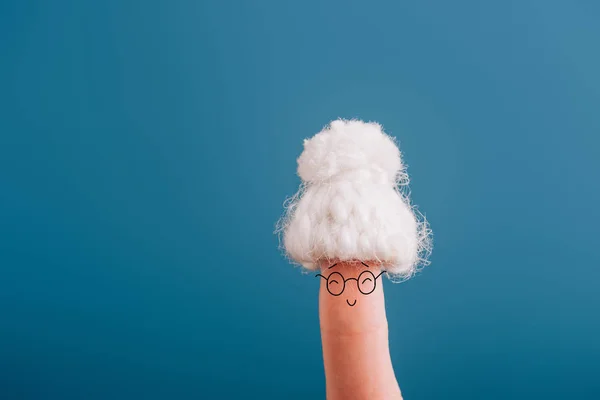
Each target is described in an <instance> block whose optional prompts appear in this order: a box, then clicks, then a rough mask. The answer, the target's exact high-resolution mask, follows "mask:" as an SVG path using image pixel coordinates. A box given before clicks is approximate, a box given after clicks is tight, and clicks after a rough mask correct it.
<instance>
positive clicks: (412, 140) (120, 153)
mask: <svg viewBox="0 0 600 400" xmlns="http://www.w3.org/2000/svg"><path fill="white" fill-rule="evenodd" d="M599 19H600V5H599V3H598V2H594V1H582V0H579V1H575V0H571V1H542V0H538V1H535V0H518V1H516V0H515V1H503V2H495V3H494V2H480V1H475V0H472V1H453V2H446V1H419V2H402V1H368V2H367V1H313V0H307V1H302V2H290V1H275V0H272V1H267V0H264V1H262V0H261V1H231V2H226V1H217V0H214V1H192V0H188V1H157V0H146V1H122V0H105V1H91V0H77V1H76V0H72V1H59V0H57V1H16V0H4V1H2V2H1V3H0V398H2V399H54V398H56V399H108V398H110V399H120V398H123V399H132V398H140V399H142V398H143V399H187V398H190V399H191V398H195V399H198V398H200V399H242V398H243V399H251V398H257V399H258V398H260V399H312V398H315V399H317V398H324V377H323V367H322V359H321V348H320V337H319V325H318V315H317V292H318V282H316V281H315V278H313V277H312V276H311V275H305V274H302V273H301V272H300V270H299V269H297V268H293V267H291V266H289V265H288V263H287V262H286V261H285V259H284V258H283V257H282V256H281V254H280V252H279V250H278V241H277V238H276V237H275V236H274V235H273V230H274V224H275V222H276V221H277V219H278V218H279V216H280V214H281V212H282V203H283V200H284V199H285V197H286V196H289V195H292V194H293V193H294V192H295V190H296V189H297V186H298V184H299V180H298V178H297V177H296V175H295V168H296V163H295V159H296V157H297V156H298V155H299V154H300V152H301V149H302V140H303V139H304V138H305V137H308V136H311V135H312V134H314V133H316V132H317V131H319V130H320V129H321V127H322V126H323V125H325V124H326V123H327V122H329V121H330V120H332V119H335V118H337V117H345V118H351V117H357V118H362V119H366V120H376V121H379V122H381V123H382V124H383V125H384V127H385V128H386V130H387V131H388V132H390V133H391V134H393V135H396V136H397V137H398V138H399V140H400V145H401V148H402V150H403V151H404V153H405V157H406V162H407V164H408V165H409V173H410V174H411V177H412V186H411V188H412V193H413V199H414V201H415V203H416V204H418V205H419V206H420V209H421V210H422V211H423V212H424V213H425V214H426V216H427V218H428V219H429V221H430V222H431V225H432V228H433V230H434V234H435V248H434V253H433V256H432V265H431V266H429V267H427V268H426V269H425V270H423V272H422V273H420V274H419V275H418V276H417V277H416V278H415V279H413V280H411V281H409V282H406V283H403V284H399V285H394V284H390V283H389V282H386V283H385V286H386V294H387V304H388V318H389V323H390V341H391V352H392V358H393V362H394V365H395V369H396V374H397V376H398V379H399V382H400V386H401V388H402V389H403V392H404V394H405V397H406V398H408V399H461V400H466V399H507V398H510V399H534V398H544V399H559V398H560V399H564V398H570V399H598V398H599V396H600V394H599V393H600V381H599V380H598V371H599V368H600V366H599V361H598V360H599V359H600V341H599V339H598V338H599V337H600V317H599V316H598V315H599V311H598V310H599V309H600V291H599V280H600V268H599V267H600V256H599V254H598V238H599V235H598V227H599V226H600V211H599V209H598V205H599V204H600V185H599V179H598V178H599V172H600V161H599V158H600V113H599V112H598V104H600V74H599V72H598V71H600V47H599V46H598V43H600V24H598V20H599Z"/></svg>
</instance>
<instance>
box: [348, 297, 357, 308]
mask: <svg viewBox="0 0 600 400" xmlns="http://www.w3.org/2000/svg"><path fill="white" fill-rule="evenodd" d="M346 303H348V305H349V306H350V307H354V305H355V304H356V299H354V303H352V304H350V302H349V301H348V299H346Z"/></svg>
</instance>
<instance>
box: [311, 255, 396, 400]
mask: <svg viewBox="0 0 600 400" xmlns="http://www.w3.org/2000/svg"><path fill="white" fill-rule="evenodd" d="M367 264H368V265H370V267H369V268H368V270H370V271H371V272H373V273H374V274H375V276H377V275H378V274H379V272H380V271H379V269H378V268H377V267H376V264H371V263H367ZM330 265H331V264H329V263H327V264H324V265H322V266H321V268H322V272H321V273H322V274H323V275H324V276H328V275H329V273H332V272H334V271H335V272H339V273H341V274H342V275H343V276H344V278H345V279H348V278H358V276H359V274H360V273H361V272H362V271H364V270H366V269H367V267H365V266H364V265H362V264H360V263H356V262H344V263H337V265H336V266H335V267H333V268H331V269H330V268H329V266H330ZM357 284H358V282H357V281H356V280H349V281H347V282H346V286H345V289H344V292H343V293H342V294H341V295H339V296H332V295H331V294H330V293H329V292H328V291H327V281H326V280H325V279H321V287H320V291H319V319H320V323H321V339H322V343H323V361H324V365H325V379H326V387H327V399H328V400H338V399H339V400H341V399H345V400H354V399H355V400H362V399H369V400H378V399H382V400H383V399H385V400H399V399H402V396H401V394H400V389H399V387H398V383H397V380H396V377H395V375H394V370H393V367H392V362H391V358H390V352H389V344H388V325H387V318H386V314H385V299H384V294H383V284H382V282H381V278H378V279H377V281H376V284H377V285H376V288H375V290H374V291H373V293H370V294H368V295H364V294H362V293H361V292H360V291H359V290H358V286H357ZM354 301H356V303H354V306H350V305H349V304H348V302H349V303H350V304H352V303H353V302H354Z"/></svg>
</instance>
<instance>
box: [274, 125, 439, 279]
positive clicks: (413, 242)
mask: <svg viewBox="0 0 600 400" xmlns="http://www.w3.org/2000/svg"><path fill="white" fill-rule="evenodd" d="M298 175H299V176H300V178H301V179H302V181H303V185H302V186H301V187H300V190H299V191H298V193H297V194H296V195H295V196H294V197H293V198H291V199H290V200H289V201H288V202H287V204H286V209H287V210H286V214H285V215H284V217H283V218H282V220H281V221H280V231H282V232H283V244H284V247H285V250H286V251H287V254H288V256H289V257H290V258H291V259H293V260H294V261H296V262H298V263H300V264H302V265H303V266H304V267H306V268H307V269H309V270H314V269H317V268H319V262H320V261H324V260H336V261H349V260H360V261H378V262H381V263H382V264H383V265H384V267H385V269H386V271H387V272H388V274H389V275H391V276H395V277H399V278H402V279H406V278H409V277H411V276H412V275H413V274H414V272H415V271H416V269H417V267H419V266H420V265H425V264H426V263H427V256H428V255H429V253H430V249H431V240H430V230H429V228H428V225H427V223H426V221H425V219H424V218H422V216H421V215H420V214H418V216H419V217H420V218H417V215H415V212H414V209H413V207H412V206H411V205H410V201H409V198H408V195H407V194H403V193H402V192H401V189H402V188H403V187H406V185H407V184H408V175H407V174H406V168H405V166H404V165H403V163H402V159H401V154H400V150H399V149H398V147H397V146H396V143H395V141H394V139H393V138H391V137H390V136H388V135H386V134H385V133H384V132H383V130H382V127H381V126H380V125H379V124H377V123H373V122H369V123H365V122H363V121H358V120H351V121H347V120H337V121H333V122H331V124H330V125H329V126H327V127H325V128H324V129H323V130H322V131H321V132H319V133H318V134H316V135H315V136H314V137H313V138H311V139H306V140H305V141H304V151H303V152H302V154H301V155H300V158H298ZM419 219H420V220H419Z"/></svg>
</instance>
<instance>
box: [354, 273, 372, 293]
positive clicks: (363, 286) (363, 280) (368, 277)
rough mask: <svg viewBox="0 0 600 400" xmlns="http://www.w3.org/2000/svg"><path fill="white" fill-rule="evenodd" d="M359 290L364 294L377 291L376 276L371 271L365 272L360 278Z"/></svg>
mask: <svg viewBox="0 0 600 400" xmlns="http://www.w3.org/2000/svg"><path fill="white" fill-rule="evenodd" d="M358 290H359V291H360V292H361V293H362V294H371V293H373V291H374V290H375V275H373V273H372V272H371V271H363V272H361V273H360V275H359V276H358Z"/></svg>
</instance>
